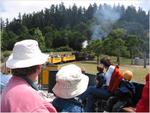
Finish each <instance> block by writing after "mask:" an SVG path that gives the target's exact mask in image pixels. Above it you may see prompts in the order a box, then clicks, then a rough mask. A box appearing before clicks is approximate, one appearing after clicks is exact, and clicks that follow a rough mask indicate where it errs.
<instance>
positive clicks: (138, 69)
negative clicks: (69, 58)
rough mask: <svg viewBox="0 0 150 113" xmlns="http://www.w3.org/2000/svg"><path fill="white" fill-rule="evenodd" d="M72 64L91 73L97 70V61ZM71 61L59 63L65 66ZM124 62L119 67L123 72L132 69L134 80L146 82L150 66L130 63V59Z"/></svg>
mask: <svg viewBox="0 0 150 113" xmlns="http://www.w3.org/2000/svg"><path fill="white" fill-rule="evenodd" d="M70 63H72V64H76V65H78V66H79V67H81V68H82V67H84V68H85V71H86V72H87V73H91V74H96V73H97V70H96V65H97V64H96V61H76V62H70ZM70 63H65V64H59V66H60V67H61V66H64V65H67V64H70ZM122 63H124V64H121V65H120V66H119V67H120V70H121V72H123V71H125V70H130V71H132V72H133V74H134V76H133V79H132V81H136V82H139V83H144V82H145V75H146V74H147V73H148V72H149V68H148V67H149V66H147V68H143V66H137V65H129V64H130V61H129V59H126V60H124V61H122Z"/></svg>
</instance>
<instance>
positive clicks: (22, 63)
mask: <svg viewBox="0 0 150 113" xmlns="http://www.w3.org/2000/svg"><path fill="white" fill-rule="evenodd" d="M48 56H49V55H47V54H43V53H41V54H40V55H38V56H36V57H34V58H31V59H26V60H20V59H19V60H17V59H13V54H11V55H10V56H9V58H8V60H7V62H6V66H7V67H8V68H10V69H16V68H25V67H31V66H34V65H40V64H44V63H45V62H46V61H47V60H48Z"/></svg>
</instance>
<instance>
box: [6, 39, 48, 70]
mask: <svg viewBox="0 0 150 113" xmlns="http://www.w3.org/2000/svg"><path fill="white" fill-rule="evenodd" d="M47 59H48V55H47V54H44V53H42V52H41V50H40V48H39V46H38V42H37V41H36V40H31V39H28V40H23V41H20V42H17V43H15V45H14V48H13V52H12V54H11V55H10V56H9V58H8V60H7V62H6V66H7V67H8V68H11V69H15V68H25V67H31V66H35V65H40V64H44V63H45V62H46V61H47Z"/></svg>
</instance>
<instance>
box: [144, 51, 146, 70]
mask: <svg viewBox="0 0 150 113" xmlns="http://www.w3.org/2000/svg"><path fill="white" fill-rule="evenodd" d="M144 68H146V52H145V51H144Z"/></svg>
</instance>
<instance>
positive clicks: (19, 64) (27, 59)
mask: <svg viewBox="0 0 150 113" xmlns="http://www.w3.org/2000/svg"><path fill="white" fill-rule="evenodd" d="M47 58H48V55H46V54H43V53H42V52H41V50H40V48H39V46H38V42H37V41H35V40H31V39H28V40H23V41H19V42H16V43H15V45H14V48H13V52H12V54H11V55H10V56H9V58H8V60H7V61H6V66H7V67H8V68H10V69H11V70H12V75H13V76H12V78H11V79H10V80H9V82H8V84H7V86H6V87H5V89H4V91H3V93H2V98H1V111H2V112H56V109H55V108H54V107H53V106H52V104H50V103H48V102H46V101H45V100H44V99H43V98H42V96H41V95H40V94H39V93H38V91H37V90H38V88H37V87H36V85H35V84H34V82H36V81H37V80H38V75H39V73H40V72H41V68H42V64H44V63H45V62H46V61H47Z"/></svg>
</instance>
